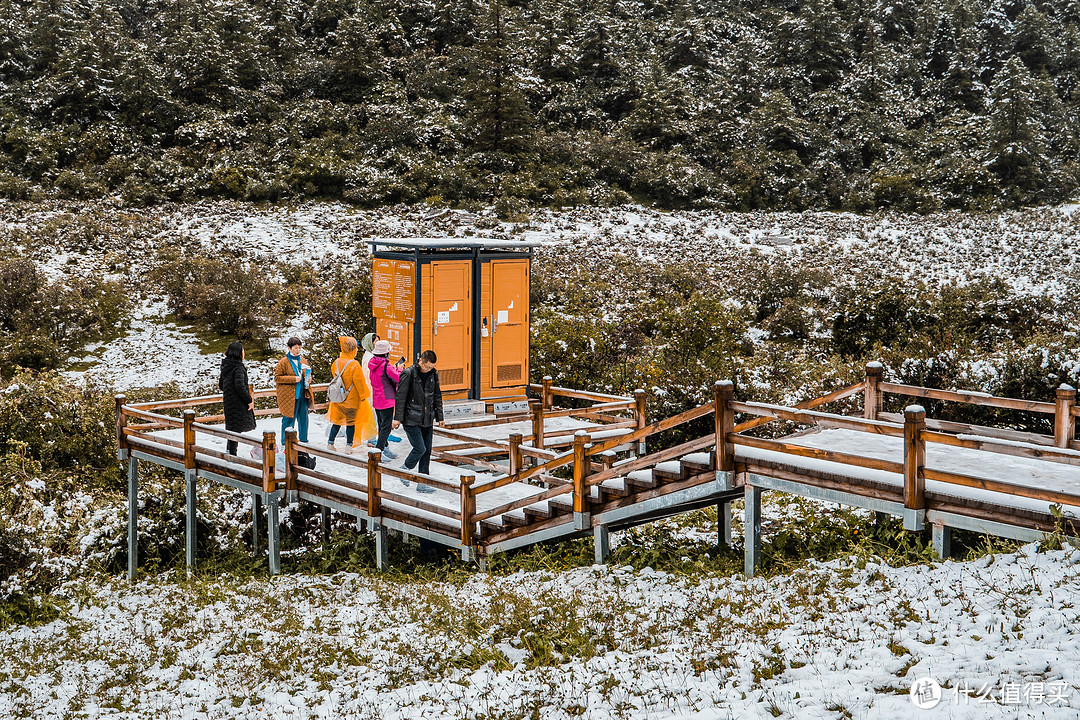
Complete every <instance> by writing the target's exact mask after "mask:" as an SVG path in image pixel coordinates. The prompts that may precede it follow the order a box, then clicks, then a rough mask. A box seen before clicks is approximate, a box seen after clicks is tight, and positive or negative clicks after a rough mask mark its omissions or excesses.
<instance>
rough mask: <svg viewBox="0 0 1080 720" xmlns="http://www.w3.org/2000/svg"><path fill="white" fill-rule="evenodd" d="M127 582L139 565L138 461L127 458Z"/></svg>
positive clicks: (133, 575)
mask: <svg viewBox="0 0 1080 720" xmlns="http://www.w3.org/2000/svg"><path fill="white" fill-rule="evenodd" d="M127 464H128V580H134V579H135V568H136V567H138V565H139V461H138V459H137V458H133V457H128V459H127Z"/></svg>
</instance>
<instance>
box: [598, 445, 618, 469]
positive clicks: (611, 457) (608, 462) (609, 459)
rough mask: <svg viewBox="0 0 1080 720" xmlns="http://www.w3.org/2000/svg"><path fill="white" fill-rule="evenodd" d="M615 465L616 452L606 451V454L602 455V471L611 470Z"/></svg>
mask: <svg viewBox="0 0 1080 720" xmlns="http://www.w3.org/2000/svg"><path fill="white" fill-rule="evenodd" d="M614 464H615V451H614V450H605V451H604V452H602V453H600V469H601V470H610V469H611V467H612V466H613V465H614Z"/></svg>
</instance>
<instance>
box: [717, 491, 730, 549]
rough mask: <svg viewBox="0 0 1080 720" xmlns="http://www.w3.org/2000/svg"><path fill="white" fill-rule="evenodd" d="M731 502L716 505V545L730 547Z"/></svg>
mask: <svg viewBox="0 0 1080 720" xmlns="http://www.w3.org/2000/svg"><path fill="white" fill-rule="evenodd" d="M732 519H733V518H732V514H731V502H730V501H729V502H720V503H716V535H717V537H716V544H717V546H721V545H727V546H728V547H731V525H732Z"/></svg>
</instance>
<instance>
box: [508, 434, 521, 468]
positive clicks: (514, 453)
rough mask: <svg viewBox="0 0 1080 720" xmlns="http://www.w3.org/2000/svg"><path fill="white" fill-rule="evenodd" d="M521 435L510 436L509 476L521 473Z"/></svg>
mask: <svg viewBox="0 0 1080 720" xmlns="http://www.w3.org/2000/svg"><path fill="white" fill-rule="evenodd" d="M521 441H522V437H521V433H511V434H510V474H511V475H517V474H518V473H519V472H521Z"/></svg>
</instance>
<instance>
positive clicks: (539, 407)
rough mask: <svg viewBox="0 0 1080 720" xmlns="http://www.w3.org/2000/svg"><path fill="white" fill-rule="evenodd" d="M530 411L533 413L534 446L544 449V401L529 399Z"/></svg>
mask: <svg viewBox="0 0 1080 720" xmlns="http://www.w3.org/2000/svg"><path fill="white" fill-rule="evenodd" d="M529 412H530V413H532V433H533V438H534V440H533V447H536V448H539V449H541V450H543V449H544V403H543V402H542V401H540V400H530V401H529Z"/></svg>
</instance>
